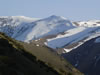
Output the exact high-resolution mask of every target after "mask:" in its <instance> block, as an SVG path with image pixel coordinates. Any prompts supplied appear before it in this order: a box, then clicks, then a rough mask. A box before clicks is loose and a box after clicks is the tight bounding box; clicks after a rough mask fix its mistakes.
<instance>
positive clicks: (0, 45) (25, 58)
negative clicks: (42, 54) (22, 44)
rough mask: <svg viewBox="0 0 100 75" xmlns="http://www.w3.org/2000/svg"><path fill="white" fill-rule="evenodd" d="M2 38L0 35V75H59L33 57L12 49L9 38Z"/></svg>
mask: <svg viewBox="0 0 100 75" xmlns="http://www.w3.org/2000/svg"><path fill="white" fill-rule="evenodd" d="M2 36H3V35H0V75H59V74H58V73H57V72H56V71H55V70H53V69H52V68H51V67H48V66H47V65H46V64H45V63H44V62H42V61H40V60H37V58H36V57H35V56H33V55H30V54H29V53H27V52H25V51H23V50H22V49H19V50H18V49H16V48H14V47H13V46H12V44H10V43H11V41H10V42H8V40H9V38H8V40H6V39H7V38H6V37H5V38H6V39H5V38H4V36H3V37H2ZM13 44H14V43H13ZM16 47H17V46H16ZM20 50H22V51H21V52H20ZM29 57H30V58H29Z"/></svg>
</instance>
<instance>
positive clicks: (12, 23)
mask: <svg viewBox="0 0 100 75" xmlns="http://www.w3.org/2000/svg"><path fill="white" fill-rule="evenodd" d="M71 28H74V26H73V24H72V23H71V22H70V21H69V20H67V19H65V18H64V17H60V16H55V15H52V16H50V17H48V18H45V19H39V20H37V19H34V18H33V19H32V18H27V17H18V16H17V17H1V18H0V31H1V32H4V33H6V34H7V35H9V36H11V37H13V38H15V39H17V40H20V41H24V42H29V41H30V40H34V39H38V38H41V37H44V36H47V35H55V34H58V33H61V32H64V31H66V30H68V29H71Z"/></svg>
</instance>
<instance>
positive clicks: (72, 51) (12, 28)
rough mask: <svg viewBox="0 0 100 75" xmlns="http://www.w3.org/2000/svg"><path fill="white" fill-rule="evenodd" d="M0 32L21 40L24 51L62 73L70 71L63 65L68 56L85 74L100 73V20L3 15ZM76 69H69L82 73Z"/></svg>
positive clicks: (54, 16)
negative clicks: (74, 20) (75, 20)
mask: <svg viewBox="0 0 100 75" xmlns="http://www.w3.org/2000/svg"><path fill="white" fill-rule="evenodd" d="M0 32H2V33H4V34H6V35H7V36H9V37H11V38H13V39H15V40H17V41H18V42H20V44H21V45H22V46H23V47H24V49H25V51H27V52H29V53H31V54H32V55H35V56H36V57H37V58H38V59H39V60H41V61H43V62H46V63H47V64H48V63H49V65H52V66H53V67H54V68H56V69H54V70H56V71H57V72H59V73H60V74H62V73H65V75H67V74H69V71H68V70H67V68H69V69H70V67H68V66H67V68H66V67H65V66H64V64H66V60H67V61H68V62H70V63H71V64H72V65H73V66H74V67H76V68H77V69H78V70H79V71H81V72H82V73H84V74H85V75H99V74H100V71H99V69H100V68H99V65H100V51H99V49H100V20H89V21H77V22H73V21H70V20H68V19H66V18H64V17H62V16H56V15H52V16H50V17H47V18H43V19H42V18H29V17H25V16H1V17H0ZM63 57H64V58H65V59H66V60H65V59H63ZM61 58H62V59H63V62H62V61H60V59H61ZM56 60H57V61H59V62H57V61H56ZM54 63H55V64H54ZM57 63H58V64H57ZM59 64H60V66H58V65H59ZM60 68H61V69H63V70H61V69H60ZM59 69H60V70H59ZM66 70H67V71H68V72H67V71H66ZM75 70H76V69H75V68H74V70H73V69H72V68H71V69H70V73H71V72H73V73H74V72H77V73H80V72H78V71H77V70H76V71H75ZM73 73H72V74H73ZM77 73H76V75H79V74H77ZM69 75H71V74H69ZM74 75H75V74H74Z"/></svg>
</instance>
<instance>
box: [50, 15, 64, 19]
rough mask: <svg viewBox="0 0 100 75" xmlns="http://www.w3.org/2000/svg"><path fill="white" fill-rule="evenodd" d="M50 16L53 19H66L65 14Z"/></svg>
mask: <svg viewBox="0 0 100 75" xmlns="http://www.w3.org/2000/svg"><path fill="white" fill-rule="evenodd" d="M49 18H52V19H66V18H65V17H63V16H57V15H51V16H50V17H49Z"/></svg>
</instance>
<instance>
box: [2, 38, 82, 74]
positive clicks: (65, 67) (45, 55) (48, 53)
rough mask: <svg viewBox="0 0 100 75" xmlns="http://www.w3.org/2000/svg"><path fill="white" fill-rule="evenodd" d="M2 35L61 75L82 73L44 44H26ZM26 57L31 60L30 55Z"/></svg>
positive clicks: (14, 45)
mask: <svg viewBox="0 0 100 75" xmlns="http://www.w3.org/2000/svg"><path fill="white" fill-rule="evenodd" d="M2 37H3V38H5V39H7V40H8V41H9V42H10V43H11V44H12V45H13V47H15V48H17V49H19V48H20V49H21V50H20V51H23V50H24V51H25V52H28V53H30V54H32V55H34V56H36V58H37V60H40V61H42V62H45V64H46V65H48V66H49V67H52V68H53V69H54V70H56V71H57V72H59V73H60V74H61V75H83V74H82V73H80V72H79V71H78V70H76V69H75V68H74V67H73V66H72V65H70V64H69V63H68V62H66V61H65V60H64V59H63V58H62V57H60V56H58V55H57V54H56V53H54V52H52V50H51V49H49V48H47V47H45V46H39V47H37V46H36V45H35V44H34V43H31V44H27V43H22V42H19V41H16V40H14V39H11V38H9V37H7V36H2ZM22 45H23V46H22ZM25 56H27V55H25ZM28 59H30V60H32V57H31V56H28ZM46 75H47V74H46Z"/></svg>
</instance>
